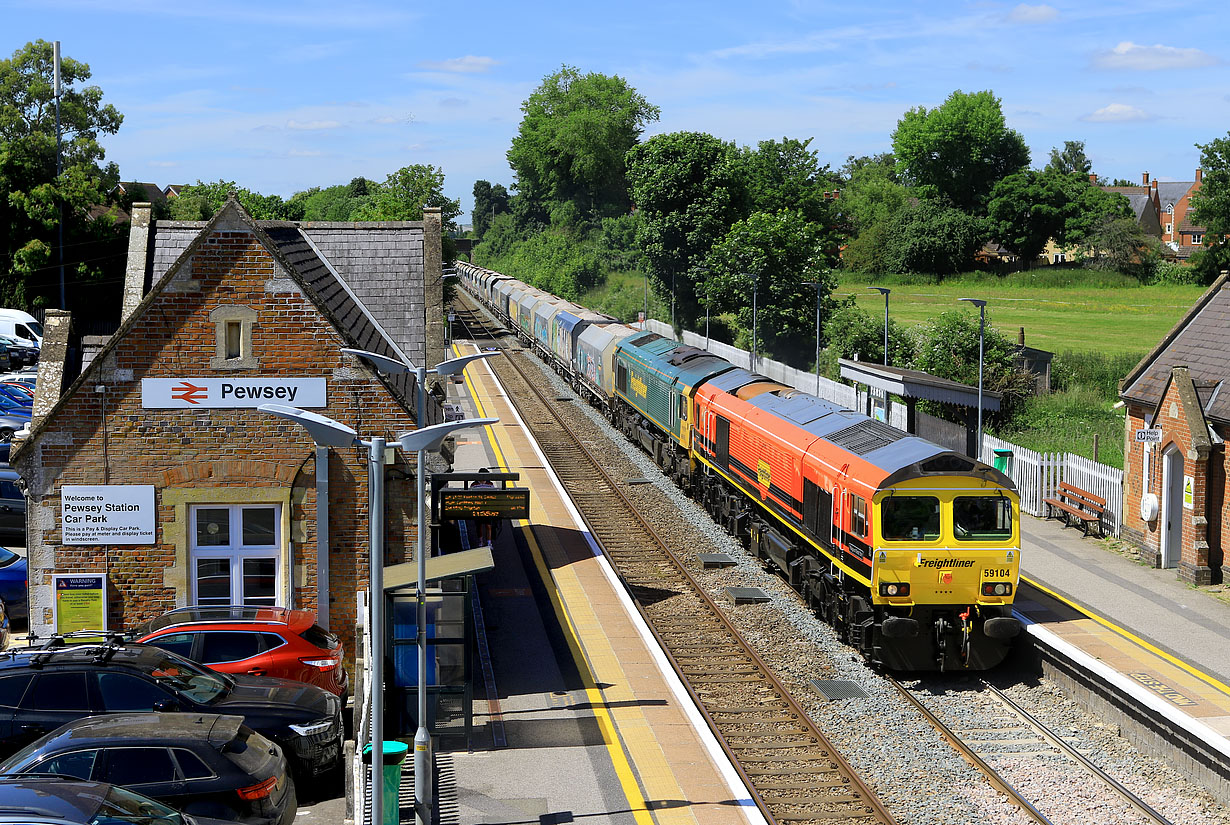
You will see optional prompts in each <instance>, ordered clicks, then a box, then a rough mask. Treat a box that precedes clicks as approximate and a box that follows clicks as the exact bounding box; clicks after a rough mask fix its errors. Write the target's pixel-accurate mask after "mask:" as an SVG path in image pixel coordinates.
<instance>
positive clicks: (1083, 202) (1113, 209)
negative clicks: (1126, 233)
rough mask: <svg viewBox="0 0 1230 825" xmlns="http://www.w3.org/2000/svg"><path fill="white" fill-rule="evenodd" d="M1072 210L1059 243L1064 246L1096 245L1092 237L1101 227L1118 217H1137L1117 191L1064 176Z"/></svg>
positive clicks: (1066, 218)
mask: <svg viewBox="0 0 1230 825" xmlns="http://www.w3.org/2000/svg"><path fill="white" fill-rule="evenodd" d="M1064 185H1065V186H1066V187H1067V190H1068V201H1069V208H1068V211H1067V216H1066V217H1065V218H1064V224H1063V232H1062V233H1060V234H1059V235H1058V236H1057V238H1056V240H1057V241H1058V242H1059V244H1060V245H1061V246H1089V245H1090V244H1094V245H1096V241H1094V240H1093V236H1094V234H1095V233H1096V231H1097V229H1098V227H1100V226H1101V225H1103V224H1104V223H1105V222H1106V221H1108V220H1113V219H1116V218H1133V219H1134V218H1135V215H1134V214H1133V212H1132V206H1131V203H1130V202H1129V201H1128V199H1127V198H1126V197H1124V196H1123V195H1121V194H1120V193H1118V192H1107V191H1106V190H1105V189H1102V188H1100V187H1098V186H1094V185H1093V184H1091V183H1089V180H1088V178H1081V177H1079V176H1076V175H1069V176H1065V177H1064Z"/></svg>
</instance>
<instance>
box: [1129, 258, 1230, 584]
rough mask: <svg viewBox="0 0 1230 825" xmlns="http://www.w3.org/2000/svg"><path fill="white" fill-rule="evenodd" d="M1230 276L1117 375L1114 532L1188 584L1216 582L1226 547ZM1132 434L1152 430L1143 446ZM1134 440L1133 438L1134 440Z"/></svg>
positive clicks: (1229, 529)
mask: <svg viewBox="0 0 1230 825" xmlns="http://www.w3.org/2000/svg"><path fill="white" fill-rule="evenodd" d="M1228 383H1230V274H1227V273H1225V272H1223V273H1222V275H1221V277H1220V278H1218V279H1217V281H1216V282H1215V283H1214V284H1213V285H1212V286H1211V287H1209V289H1208V290H1207V291H1206V292H1205V293H1204V295H1202V296H1201V297H1200V300H1199V301H1197V302H1196V304H1195V306H1193V307H1192V308H1191V309H1190V310H1189V311H1188V312H1187V314H1186V315H1184V316H1183V318H1182V319H1180V321H1179V322H1178V323H1177V324H1176V325H1175V327H1174V329H1172V330H1171V331H1170V332H1169V333H1168V334H1167V335H1166V337H1165V338H1163V339H1162V341H1161V343H1159V344H1158V345H1157V346H1156V347H1155V348H1154V349H1153V351H1152V352H1150V353H1149V354H1148V355H1146V356H1145V358H1144V360H1142V361H1141V362H1140V363H1139V364H1138V365H1137V366H1136V368H1135V369H1133V370H1132V371H1131V372H1130V373H1129V374H1128V375H1127V377H1126V378H1125V379H1124V380H1123V382H1122V384H1121V389H1120V393H1119V394H1120V398H1122V400H1123V401H1124V403H1125V404H1126V405H1127V424H1126V436H1125V437H1126V444H1125V450H1124V467H1123V496H1124V511H1125V512H1124V518H1123V537H1124V538H1125V539H1128V540H1130V541H1133V542H1134V543H1136V544H1138V545H1139V546H1141V547H1143V548H1144V549H1145V550H1146V551H1147V552H1148V553H1149V554H1150V555H1151V557H1152V561H1153V564H1154V566H1156V567H1176V568H1178V572H1179V577H1180V578H1181V579H1183V581H1186V582H1188V583H1190V584H1212V583H1216V582H1221V581H1225V580H1226V573H1227V572H1230V568H1228V566H1227V562H1226V558H1225V548H1226V547H1227V544H1228V543H1230V502H1228V501H1227V499H1226V470H1227V467H1226V447H1225V439H1226V437H1227V436H1230V386H1227V384H1228ZM1142 430H1151V431H1153V434H1152V438H1154V439H1158V438H1159V435H1158V434H1159V433H1160V440H1158V441H1156V443H1153V442H1146V441H1142V440H1137V439H1138V436H1137V433H1138V432H1139V431H1142ZM1139 437H1141V438H1143V436H1139Z"/></svg>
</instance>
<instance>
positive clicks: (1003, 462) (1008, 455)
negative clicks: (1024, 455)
mask: <svg viewBox="0 0 1230 825" xmlns="http://www.w3.org/2000/svg"><path fill="white" fill-rule="evenodd" d="M994 452H995V458H994V459H992V461H991V463H992V465H993V466H994V467H995V469H997V470H999V471H1000V472H1001V473H1003V474H1004V475H1006V476H1011V475H1012V450H995V451H994Z"/></svg>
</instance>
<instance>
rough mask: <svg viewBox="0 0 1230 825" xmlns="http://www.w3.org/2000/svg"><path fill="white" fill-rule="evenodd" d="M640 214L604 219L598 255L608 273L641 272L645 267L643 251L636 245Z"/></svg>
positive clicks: (601, 226) (600, 227)
mask: <svg viewBox="0 0 1230 825" xmlns="http://www.w3.org/2000/svg"><path fill="white" fill-rule="evenodd" d="M640 225H641V219H640V213H639V212H634V213H632V214H631V215H620V216H619V217H618V218H603V219H602V223H601V224H600V225H599V229H598V232H599V244H598V253H599V255H600V256H601V258H602V264H603V266H604V268H605V269H606V270H607V271H619V270H633V269H634V270H640V269H641V268H642V267H643V266H644V258H643V257H642V256H641V250H640V248H639V247H637V245H636V233H637V229H638V228H639V227H640Z"/></svg>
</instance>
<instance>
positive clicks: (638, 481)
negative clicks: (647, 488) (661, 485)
mask: <svg viewBox="0 0 1230 825" xmlns="http://www.w3.org/2000/svg"><path fill="white" fill-rule="evenodd" d="M625 483H627V484H653V482H652V481H650V480H649V479H647V478H629V479H627V480H626V482H625Z"/></svg>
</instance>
